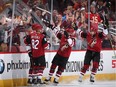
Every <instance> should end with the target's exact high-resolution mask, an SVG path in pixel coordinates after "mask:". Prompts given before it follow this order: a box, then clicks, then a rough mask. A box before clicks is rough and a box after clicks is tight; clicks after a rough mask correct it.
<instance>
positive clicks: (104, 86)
mask: <svg viewBox="0 0 116 87" xmlns="http://www.w3.org/2000/svg"><path fill="white" fill-rule="evenodd" d="M20 87H116V81H96V82H95V83H94V84H91V83H90V82H89V81H84V82H82V83H78V81H73V82H70V83H60V84H59V85H57V86H53V85H42V86H39V85H34V86H20Z"/></svg>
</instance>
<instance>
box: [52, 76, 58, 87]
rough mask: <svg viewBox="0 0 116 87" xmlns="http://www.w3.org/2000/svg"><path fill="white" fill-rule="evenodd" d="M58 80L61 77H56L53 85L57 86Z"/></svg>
mask: <svg viewBox="0 0 116 87" xmlns="http://www.w3.org/2000/svg"><path fill="white" fill-rule="evenodd" d="M58 80H59V79H57V78H54V81H53V85H55V86H57V85H58V84H59V82H58Z"/></svg>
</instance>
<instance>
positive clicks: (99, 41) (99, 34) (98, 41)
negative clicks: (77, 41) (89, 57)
mask: <svg viewBox="0 0 116 87" xmlns="http://www.w3.org/2000/svg"><path fill="white" fill-rule="evenodd" d="M81 36H82V37H83V38H86V40H87V49H88V50H91V51H95V52H100V51H101V47H102V40H103V38H104V37H105V36H106V35H105V34H104V33H102V32H97V33H96V35H95V36H94V37H92V36H91V34H90V33H89V32H87V33H84V32H82V33H81ZM93 41H96V44H95V45H94V46H93V47H91V43H92V42H93Z"/></svg>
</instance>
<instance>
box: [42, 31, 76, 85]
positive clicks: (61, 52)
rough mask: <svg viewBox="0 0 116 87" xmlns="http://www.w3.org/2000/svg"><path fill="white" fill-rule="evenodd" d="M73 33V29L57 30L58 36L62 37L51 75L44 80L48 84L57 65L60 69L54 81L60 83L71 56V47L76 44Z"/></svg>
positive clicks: (50, 71) (53, 61)
mask: <svg viewBox="0 0 116 87" xmlns="http://www.w3.org/2000/svg"><path fill="white" fill-rule="evenodd" d="M54 31H55V30H54ZM56 31H57V30H56ZM73 34H74V30H73V29H66V31H64V32H63V33H61V32H60V31H57V37H58V38H59V39H60V47H59V49H58V51H57V53H56V55H55V56H54V58H53V60H52V65H51V67H50V70H49V76H48V77H47V78H46V79H45V80H44V82H45V83H46V84H48V83H49V82H50V81H51V78H52V76H53V74H54V72H55V70H56V67H58V69H57V71H56V75H55V77H54V81H53V83H55V84H58V83H59V78H60V76H61V75H62V73H63V71H64V69H65V67H66V64H67V62H68V59H69V57H70V53H71V49H72V47H73V45H74V39H73V36H72V35H73Z"/></svg>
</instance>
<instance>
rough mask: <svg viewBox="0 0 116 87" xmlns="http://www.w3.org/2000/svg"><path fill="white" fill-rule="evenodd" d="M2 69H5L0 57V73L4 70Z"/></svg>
mask: <svg viewBox="0 0 116 87" xmlns="http://www.w3.org/2000/svg"><path fill="white" fill-rule="evenodd" d="M4 69H5V64H4V61H3V60H2V59H0V74H2V73H3V72H4Z"/></svg>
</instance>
